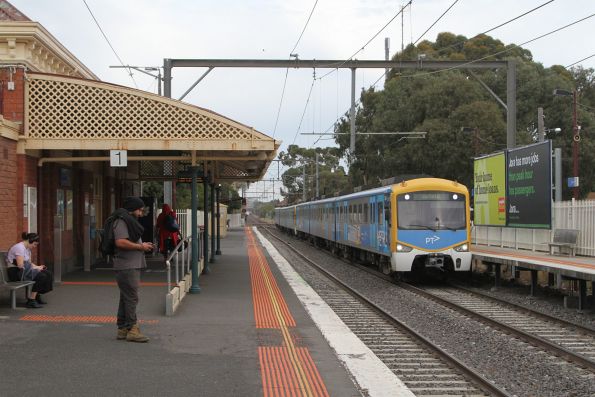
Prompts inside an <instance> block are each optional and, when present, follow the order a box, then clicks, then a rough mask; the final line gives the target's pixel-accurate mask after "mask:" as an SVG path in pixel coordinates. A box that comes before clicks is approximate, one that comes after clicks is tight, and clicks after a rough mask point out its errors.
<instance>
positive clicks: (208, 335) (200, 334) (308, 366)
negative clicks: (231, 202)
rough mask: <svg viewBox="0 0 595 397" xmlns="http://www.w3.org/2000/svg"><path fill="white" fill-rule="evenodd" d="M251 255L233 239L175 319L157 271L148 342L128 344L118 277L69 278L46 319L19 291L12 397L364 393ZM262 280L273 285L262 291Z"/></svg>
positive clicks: (144, 290)
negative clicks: (264, 313)
mask: <svg viewBox="0 0 595 397" xmlns="http://www.w3.org/2000/svg"><path fill="white" fill-rule="evenodd" d="M248 245H249V244H248V240H247V237H246V231H245V230H244V229H232V230H230V231H229V232H228V235H227V238H225V239H222V240H221V251H222V253H223V254H222V255H221V256H217V257H216V262H215V263H213V264H211V265H210V270H211V271H210V274H208V275H202V276H201V277H200V279H199V284H200V287H201V293H200V294H194V295H192V294H191V295H188V296H186V297H185V299H184V300H183V301H182V303H181V306H180V308H179V309H178V311H177V312H176V313H175V315H174V316H172V317H166V316H165V315H164V313H165V294H166V289H167V288H166V286H165V281H166V273H165V272H164V266H163V267H161V266H160V265H159V261H157V262H155V261H153V263H152V265H151V266H150V269H149V270H148V271H146V272H143V276H142V282H143V286H142V287H141V290H140V304H139V307H138V316H139V320H140V321H141V324H140V326H141V330H142V331H143V332H144V333H145V334H146V335H147V336H149V337H150V338H151V340H150V342H149V343H146V344H140V343H131V342H126V341H118V340H116V325H115V314H116V311H117V305H118V288H117V286H116V285H115V283H113V281H114V274H113V271H111V270H109V269H96V270H93V271H91V272H87V273H84V272H75V273H70V274H67V275H65V276H64V277H63V282H62V283H61V284H60V285H56V286H55V288H54V291H53V292H51V293H49V294H47V296H45V299H46V300H47V301H48V304H47V305H46V306H45V307H44V308H42V309H25V308H24V307H23V306H24V299H23V298H24V294H23V293H21V292H19V294H18V304H19V306H20V307H19V309H18V310H15V311H13V310H11V309H10V302H9V294H8V292H7V291H4V290H0V358H1V359H0V373H1V374H2V375H1V378H0V379H1V381H0V395H2V396H80V395H88V396H104V395H105V396H107V395H109V396H168V395H199V396H262V395H274V394H275V393H276V392H278V391H279V390H280V388H281V386H282V383H283V378H285V382H289V385H290V387H291V388H293V389H292V390H293V391H294V392H295V393H296V395H306V394H305V393H302V392H303V390H304V388H307V387H308V385H307V384H306V383H308V382H311V387H312V390H310V392H311V393H310V395H321V396H322V395H332V396H358V395H361V394H360V392H359V391H358V390H357V388H356V386H355V385H354V383H353V382H352V380H351V379H350V376H349V375H348V373H347V371H346V370H345V369H344V367H343V366H342V364H341V362H340V361H339V360H338V358H337V357H336V355H335V354H334V352H333V350H332V349H331V348H330V347H329V345H328V344H327V342H326V341H325V339H324V337H323V336H322V334H321V332H320V331H319V330H318V328H317V327H316V326H315V325H314V323H313V322H312V319H311V318H310V317H309V316H308V314H307V312H306V311H305V309H304V307H303V306H302V305H301V304H300V303H299V301H298V299H297V297H296V295H295V294H294V293H293V291H292V290H291V288H290V287H289V285H288V283H287V282H286V281H285V279H284V278H283V277H282V276H281V275H280V273H279V270H278V268H277V267H276V266H269V269H270V272H269V270H266V267H262V268H261V269H265V270H262V271H260V270H255V269H256V268H255V267H254V266H253V265H254V263H252V264H251V261H253V258H254V256H250V255H248V253H249V251H250V249H251V248H250V247H249V246H248ZM262 255H264V254H262ZM251 258H252V259H251ZM263 266H264V265H263ZM257 272H261V275H262V280H265V281H266V282H265V283H262V284H260V285H255V275H256V276H257V277H260V276H258V273H257ZM271 276H272V277H271ZM275 285H276V287H275ZM267 288H268V289H267ZM275 288H276V289H275ZM267 291H278V294H275V295H272V294H268V292H267ZM267 294H268V295H267ZM266 296H268V297H269V298H270V299H272V301H266V299H269V298H266ZM263 297H265V298H263ZM271 297H272V298H271ZM258 299H261V300H262V299H265V301H263V302H264V303H263V302H260V303H258V302H257V300H258ZM255 302H257V305H256V306H258V307H259V308H260V309H262V308H263V307H264V308H267V307H268V308H271V307H273V308H277V307H278V306H279V307H280V306H283V305H285V306H284V307H286V308H287V312H288V313H290V314H291V316H292V317H293V319H294V321H295V326H292V327H286V326H285V325H282V327H280V328H279V327H274V326H272V327H267V326H262V325H260V326H259V325H258V323H257V319H256V318H255V315H256V310H255ZM260 309H257V310H260ZM275 310H276V309H275ZM271 313H273V314H272V315H280V314H279V312H269V315H271ZM275 313H276V314H275ZM280 318H281V317H279V319H280ZM280 321H281V320H280ZM281 322H283V321H281ZM281 330H286V331H287V335H285V334H284V333H283V332H281ZM288 341H290V342H289V344H290V345H292V346H293V347H290V348H288V347H287V346H285V344H286V343H287V342H288ZM271 352H273V353H271ZM285 353H287V354H286V355H284V354H285ZM275 354H276V355H275ZM310 359H311V361H308V360H310ZM300 360H301V361H300ZM275 363H276V364H275ZM296 363H297V364H296ZM300 363H302V364H300ZM275 365H277V367H275ZM292 365H294V369H295V371H294V372H292V368H291V366H292ZM295 365H297V367H296V366H295ZM267 371H268V372H267ZM300 371H303V373H301V372H300ZM298 372H300V373H301V375H300V374H298ZM292 373H293V375H292ZM317 374H318V376H319V379H318V380H317V379H315V378H316V376H317ZM271 382H272V383H271ZM264 383H266V384H264ZM290 392H291V390H290V391H287V395H291V393H290ZM300 393H302V394H300ZM280 395H283V394H280Z"/></svg>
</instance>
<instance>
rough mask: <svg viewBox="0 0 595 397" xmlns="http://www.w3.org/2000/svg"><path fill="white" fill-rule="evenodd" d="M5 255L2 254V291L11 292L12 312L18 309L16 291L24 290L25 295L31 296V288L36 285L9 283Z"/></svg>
mask: <svg viewBox="0 0 595 397" xmlns="http://www.w3.org/2000/svg"><path fill="white" fill-rule="evenodd" d="M4 258H5V253H4V252H0V289H7V290H9V291H10V307H11V308H12V310H15V309H16V308H17V297H16V291H17V290H18V289H20V288H24V291H25V295H26V296H27V297H28V296H29V287H31V286H33V284H35V281H28V280H25V281H8V274H7V271H6V261H5V260H4Z"/></svg>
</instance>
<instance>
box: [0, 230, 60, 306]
mask: <svg viewBox="0 0 595 397" xmlns="http://www.w3.org/2000/svg"><path fill="white" fill-rule="evenodd" d="M22 238H23V241H21V242H20V243H16V244H15V245H13V246H12V247H10V250H8V254H7V255H6V265H7V267H8V269H7V273H8V279H9V280H10V281H21V280H32V281H35V284H33V289H32V292H31V294H30V295H29V297H28V299H27V307H29V308H33V309H38V308H40V307H42V306H41V305H42V304H45V303H46V302H44V301H43V300H42V299H41V294H46V293H48V292H50V291H51V290H52V289H53V281H54V280H53V276H52V273H50V272H49V271H48V270H47V269H46V268H45V266H43V265H42V266H38V265H36V264H35V263H32V262H31V248H33V247H37V246H38V245H39V235H38V234H37V233H23V234H22Z"/></svg>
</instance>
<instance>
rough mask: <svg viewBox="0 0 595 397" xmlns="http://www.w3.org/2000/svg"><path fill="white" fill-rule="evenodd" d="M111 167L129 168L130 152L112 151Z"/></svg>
mask: <svg viewBox="0 0 595 397" xmlns="http://www.w3.org/2000/svg"><path fill="white" fill-rule="evenodd" d="M109 165H110V166H111V167H127V166H128V152H127V151H126V150H110V151H109Z"/></svg>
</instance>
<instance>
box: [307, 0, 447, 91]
mask: <svg viewBox="0 0 595 397" xmlns="http://www.w3.org/2000/svg"><path fill="white" fill-rule="evenodd" d="M457 1H458V0H457ZM412 2H413V0H409V3H407V4H405V5H404V6H403V7H401V9H400V10H399V12H397V13H396V14H395V15H393V17H392V18H391V19H390V20H389V21H388V22H387V23H385V24H384V26H383V27H382V28H380V30H379V31H378V32H376V34H374V35H373V36H372V38H371V39H370V40H368V41H367V42H366V44H364V45H363V46H361V47H360V49H359V50H357V51H355V52H354V53H353V54H352V55H351V56H350V57H349V58H347V59H346V60H344V61H342V62H341V63H338V65H337V68H340V67H341V66H343V65H345V64H346V63H347V62H348V61H349V60H350V59H353V57H354V56H356V55H357V54H358V53H360V52H361V51H362V50H363V49H364V48H366V46H367V45H368V44H370V43H371V42H372V40H374V39H375V38H376V37H378V35H379V34H380V33H382V31H383V30H384V29H386V27H387V26H388V25H390V24H391V22H392V21H394V20H395V18H397V17H398V16H399V15H400V14H401V13H402V12H403V10H404V9H405V7H407V6H408V5H410V4H411V3H412ZM329 66H330V65H329ZM336 70H337V69H333V70H330V71H329V72H327V73H325V74H323V75H322V76H320V77H319V78H318V79H319V80H322V79H324V78H325V77H326V76H328V75H329V74H331V73H335V71H336Z"/></svg>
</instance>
